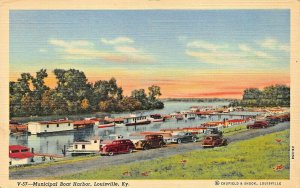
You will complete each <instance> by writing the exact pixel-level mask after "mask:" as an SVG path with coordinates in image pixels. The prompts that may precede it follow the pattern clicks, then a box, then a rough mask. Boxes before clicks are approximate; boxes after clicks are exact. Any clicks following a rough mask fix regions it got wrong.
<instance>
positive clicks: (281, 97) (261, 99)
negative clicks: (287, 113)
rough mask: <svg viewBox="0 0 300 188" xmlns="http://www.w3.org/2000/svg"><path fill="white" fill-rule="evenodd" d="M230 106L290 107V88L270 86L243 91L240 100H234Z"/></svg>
mask: <svg viewBox="0 0 300 188" xmlns="http://www.w3.org/2000/svg"><path fill="white" fill-rule="evenodd" d="M230 105H231V106H247V107H275V106H285V107H289V106H290V87H288V86H286V85H272V86H268V87H265V88H264V89H262V90H259V89H258V88H248V89H245V90H244V94H243V98H242V100H240V101H238V100H235V101H233V102H232V103H230Z"/></svg>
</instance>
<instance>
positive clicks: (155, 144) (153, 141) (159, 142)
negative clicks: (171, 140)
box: [134, 134, 166, 150]
mask: <svg viewBox="0 0 300 188" xmlns="http://www.w3.org/2000/svg"><path fill="white" fill-rule="evenodd" d="M134 145H135V148H136V149H144V150H147V149H150V148H161V147H163V146H165V145H166V143H165V141H164V137H163V136H162V135H159V134H152V135H146V136H145V138H144V139H142V140H139V141H137V142H135V144H134Z"/></svg>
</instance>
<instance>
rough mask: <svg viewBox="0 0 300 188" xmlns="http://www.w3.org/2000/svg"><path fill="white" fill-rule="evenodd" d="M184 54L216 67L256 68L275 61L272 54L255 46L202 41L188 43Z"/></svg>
mask: <svg viewBox="0 0 300 188" xmlns="http://www.w3.org/2000/svg"><path fill="white" fill-rule="evenodd" d="M185 54H186V55H188V56H190V57H193V58H195V59H196V60H198V61H199V62H201V63H207V64H218V65H236V66H245V65H249V66H257V65H266V64H270V63H272V62H274V61H276V57H275V56H274V55H273V54H270V53H267V52H266V51H264V50H262V49H260V48H259V47H258V46H257V45H256V46H253V44H222V43H211V42H208V41H203V40H195V41H190V42H188V43H187V44H186V51H185Z"/></svg>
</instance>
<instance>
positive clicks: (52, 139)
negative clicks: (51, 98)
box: [10, 102, 241, 154]
mask: <svg viewBox="0 0 300 188" xmlns="http://www.w3.org/2000/svg"><path fill="white" fill-rule="evenodd" d="M227 104H228V103H220V102H219V103H201V102H165V108H164V109H161V110H152V111H147V112H143V113H144V115H148V114H155V113H159V114H170V113H172V112H174V111H181V110H187V109H189V107H190V106H196V105H198V106H199V105H203V106H205V105H211V106H219V105H227ZM124 115H127V114H112V116H114V117H120V116H124ZM224 118H229V119H232V118H241V117H236V116H235V117H230V116H228V115H222V116H212V117H211V118H203V119H200V118H196V119H195V120H187V121H185V120H182V121H176V120H175V119H172V120H168V121H166V122H157V123H151V124H148V125H138V126H129V127H117V128H115V127H108V128H102V129H99V128H98V127H96V126H95V127H94V128H87V129H81V130H74V131H72V132H64V133H55V134H49V135H42V136H36V135H30V136H27V135H21V136H13V135H12V136H10V144H11V145H13V144H20V145H24V146H28V147H30V148H34V151H35V152H36V153H49V154H62V149H63V147H64V145H66V146H69V145H70V144H72V143H73V142H74V141H75V140H84V139H85V140H87V139H89V138H91V137H92V136H94V135H97V136H100V137H102V138H103V139H105V138H107V137H108V135H110V134H121V135H123V136H124V138H129V134H130V133H133V132H142V131H159V130H161V129H170V128H182V127H195V126H199V125H201V124H202V123H205V122H207V121H222V120H223V119H224Z"/></svg>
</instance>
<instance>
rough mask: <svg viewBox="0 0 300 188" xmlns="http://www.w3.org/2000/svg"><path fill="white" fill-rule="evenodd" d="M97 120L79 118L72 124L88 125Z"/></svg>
mask: <svg viewBox="0 0 300 188" xmlns="http://www.w3.org/2000/svg"><path fill="white" fill-rule="evenodd" d="M96 122H97V120H79V121H74V122H73V123H74V125H89V124H94V123H96Z"/></svg>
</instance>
